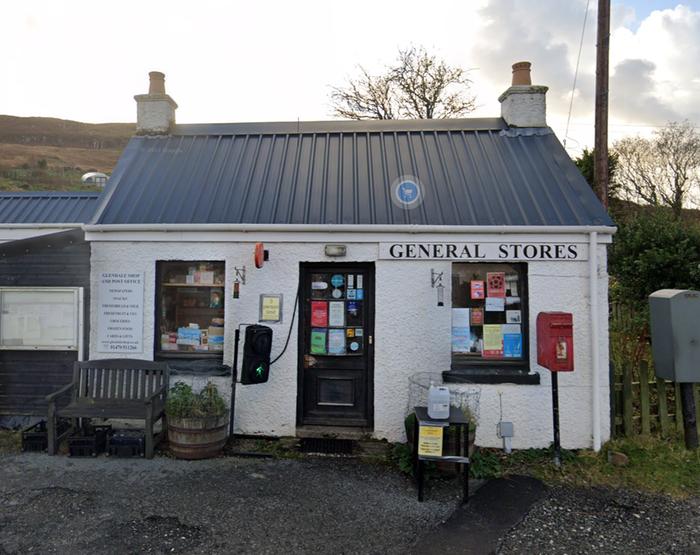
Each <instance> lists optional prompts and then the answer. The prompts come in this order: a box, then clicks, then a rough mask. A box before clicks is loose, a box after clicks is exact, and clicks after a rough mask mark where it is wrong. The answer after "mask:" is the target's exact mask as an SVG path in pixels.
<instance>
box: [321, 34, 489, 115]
mask: <svg viewBox="0 0 700 555" xmlns="http://www.w3.org/2000/svg"><path fill="white" fill-rule="evenodd" d="M359 70H360V76H359V77H358V78H355V79H350V80H348V83H347V85H346V86H345V87H333V88H332V91H331V106H332V108H333V114H334V115H336V116H340V117H343V118H349V119H355V120H361V119H398V118H410V119H433V118H437V119H443V118H454V117H460V116H464V115H465V114H468V113H469V112H472V111H473V110H474V109H475V108H476V103H475V97H474V96H473V95H472V94H471V93H470V88H471V81H470V80H469V79H467V77H466V74H467V71H466V70H464V69H462V68H459V67H452V66H449V65H448V64H447V63H446V62H445V61H444V60H440V59H438V58H437V57H436V56H434V55H432V54H430V53H428V52H427V51H426V50H425V49H424V48H422V47H421V48H416V47H411V48H408V49H406V50H399V54H398V58H397V60H396V62H395V63H394V65H392V66H389V67H387V68H386V70H385V72H384V73H383V74H381V75H371V74H370V73H369V72H368V71H367V70H366V69H365V68H364V67H362V66H359Z"/></svg>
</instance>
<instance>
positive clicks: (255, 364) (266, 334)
mask: <svg viewBox="0 0 700 555" xmlns="http://www.w3.org/2000/svg"><path fill="white" fill-rule="evenodd" d="M271 350H272V328H268V327H267V326H259V325H257V324H254V325H252V326H248V327H247V328H246V330H245V342H244V344H243V368H242V370H241V383H242V384H243V385H251V384H257V383H265V382H266V381H267V378H268V377H269V375H270V351H271Z"/></svg>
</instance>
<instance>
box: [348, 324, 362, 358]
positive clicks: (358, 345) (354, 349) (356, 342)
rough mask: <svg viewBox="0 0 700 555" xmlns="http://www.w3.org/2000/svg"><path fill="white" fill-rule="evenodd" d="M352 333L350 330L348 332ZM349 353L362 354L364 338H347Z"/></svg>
mask: <svg viewBox="0 0 700 555" xmlns="http://www.w3.org/2000/svg"><path fill="white" fill-rule="evenodd" d="M348 331H350V330H348ZM347 353H348V354H349V355H359V354H362V337H348V338H347Z"/></svg>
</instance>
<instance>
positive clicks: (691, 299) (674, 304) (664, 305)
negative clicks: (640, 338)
mask: <svg viewBox="0 0 700 555" xmlns="http://www.w3.org/2000/svg"><path fill="white" fill-rule="evenodd" d="M649 309H650V316H651V346H652V351H653V354H654V367H655V369H656V375H657V376H658V377H659V378H664V379H666V380H671V381H674V382H680V383H697V382H700V292H698V291H686V290H681V289H661V290H659V291H655V292H654V293H652V294H651V295H649Z"/></svg>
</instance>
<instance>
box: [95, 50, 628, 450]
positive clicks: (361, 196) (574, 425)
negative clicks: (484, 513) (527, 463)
mask: <svg viewBox="0 0 700 555" xmlns="http://www.w3.org/2000/svg"><path fill="white" fill-rule="evenodd" d="M514 74H517V75H515V79H514V83H521V84H515V85H513V86H511V87H510V88H509V89H508V90H507V91H506V92H505V93H503V95H502V96H501V98H500V100H501V102H502V108H503V109H502V117H499V118H490V119H476V118H474V119H452V120H422V121H358V122H355V121H329V122H293V123H237V124H203V125H177V124H175V109H176V107H177V105H176V104H175V102H174V101H173V100H172V99H171V98H170V97H169V96H168V95H167V94H166V93H165V88H164V79H163V74H160V73H157V72H153V73H152V74H151V89H150V91H149V94H147V95H139V96H137V97H136V100H137V103H138V117H139V122H138V129H139V135H137V136H135V137H134V138H132V139H131V141H130V142H129V144H128V146H127V147H126V149H125V151H124V153H123V154H122V157H121V158H120V160H119V163H118V165H117V167H116V168H115V170H114V172H113V174H112V177H111V179H110V181H109V182H108V184H107V187H106V189H105V191H104V195H103V197H102V198H101V200H100V205H99V207H98V209H97V211H96V213H95V216H94V219H93V220H92V222H91V223H90V224H89V225H87V226H85V231H86V239H87V240H88V241H89V242H90V244H91V295H92V298H93V299H94V300H93V304H92V309H91V322H90V330H91V331H90V341H89V350H90V357H91V358H112V357H115V356H127V357H134V358H146V359H161V360H162V359H165V360H169V361H171V362H173V363H174V364H175V365H176V366H178V367H180V368H181V369H182V368H185V375H184V376H183V374H181V375H180V376H179V377H178V378H177V379H184V380H186V381H187V380H190V381H192V382H194V383H198V384H201V383H203V382H204V381H205V380H206V379H214V380H215V381H216V382H217V383H218V384H219V385H220V389H221V390H222V391H224V392H227V391H229V388H230V377H227V376H217V377H214V378H209V377H203V376H202V375H201V374H199V373H198V372H197V369H198V368H201V367H202V366H203V365H206V364H205V363H202V362H200V361H202V360H204V361H207V360H208V361H213V362H215V363H220V362H223V363H225V364H227V365H232V363H233V360H234V352H233V350H234V331H235V330H236V329H237V328H239V329H243V328H244V327H245V326H246V325H248V324H253V323H259V322H263V323H265V324H266V325H269V326H270V327H271V328H272V329H273V333H274V337H273V348H272V356H273V358H277V357H279V358H278V360H277V361H276V362H274V364H273V365H272V368H271V371H270V379H269V381H268V382H267V383H265V384H260V385H255V386H239V387H238V389H237V393H236V414H235V416H236V418H235V422H236V427H235V431H236V432H237V433H245V434H260V435H268V436H294V435H300V434H302V433H306V432H308V431H309V430H317V431H319V430H320V432H319V433H322V432H323V431H324V430H329V431H330V430H332V431H333V432H334V433H339V432H338V431H339V430H340V433H341V434H342V431H343V430H351V431H361V432H364V433H367V434H370V435H371V436H373V437H375V438H380V439H381V438H386V439H388V440H390V441H402V440H404V438H405V434H404V426H403V421H404V417H405V415H406V411H407V408H408V379H409V377H410V376H411V375H412V374H414V373H416V372H438V373H442V375H443V376H444V379H445V381H449V382H451V383H454V384H460V383H468V384H472V385H470V386H469V387H479V388H480V389H481V403H480V405H481V406H480V423H479V427H478V430H477V444H479V445H482V446H498V445H500V440H499V439H498V437H497V434H496V423H497V422H498V420H499V418H501V417H502V418H503V419H504V420H508V421H511V422H513V423H514V425H515V437H514V439H513V446H514V447H515V448H526V447H543V446H547V445H548V444H549V443H550V442H551V441H552V418H551V390H550V373H549V371H548V370H546V369H544V368H542V367H541V366H538V364H537V336H536V335H537V334H536V328H535V321H536V317H537V315H538V313H540V312H543V311H565V312H570V313H572V314H573V322H574V337H573V346H574V365H575V371H574V372H572V373H566V374H563V375H562V376H561V377H560V380H559V387H560V406H561V409H560V410H561V428H562V432H561V433H562V443H563V445H564V446H565V447H569V448H575V447H595V448H598V447H599V446H600V445H601V442H603V441H605V440H607V439H608V438H609V436H610V425H609V421H610V418H609V414H610V412H609V411H610V408H609V380H608V324H607V313H608V311H607V306H608V275H607V272H606V247H607V245H608V244H609V243H610V242H611V239H612V234H613V233H614V231H615V228H614V225H613V222H612V221H611V219H610V218H609V217H608V215H607V213H606V212H605V210H604V208H603V207H602V206H601V204H600V203H599V202H598V200H597V199H596V197H595V195H594V194H593V192H592V191H591V189H590V187H589V186H588V184H587V183H586V182H585V180H584V179H583V177H582V176H581V175H580V173H579V172H578V170H577V168H576V167H575V165H574V164H573V162H572V161H571V159H570V158H569V156H568V155H567V154H566V152H565V151H564V149H563V147H562V145H561V144H560V143H559V141H558V140H557V138H556V137H555V135H554V133H553V132H552V130H551V129H550V128H549V127H547V125H546V122H545V94H546V90H547V89H546V87H540V86H533V85H530V84H529V83H530V81H529V64H526V65H525V66H523V65H522V64H520V65H518V66H517V68H516V71H514ZM259 243H262V244H263V245H264V247H258V249H264V251H265V252H266V260H265V261H264V264H262V267H260V268H256V264H255V263H254V253H255V252H256V245H257V244H259ZM258 254H259V255H260V254H261V252H259V253H258ZM258 261H259V262H263V260H262V257H261V256H259V259H258ZM188 365H190V366H191V367H192V368H193V369H194V370H193V371H192V374H191V376H188V375H187V370H186V368H187V367H188ZM473 384H477V385H473ZM454 387H461V386H459V385H455V386H454Z"/></svg>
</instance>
